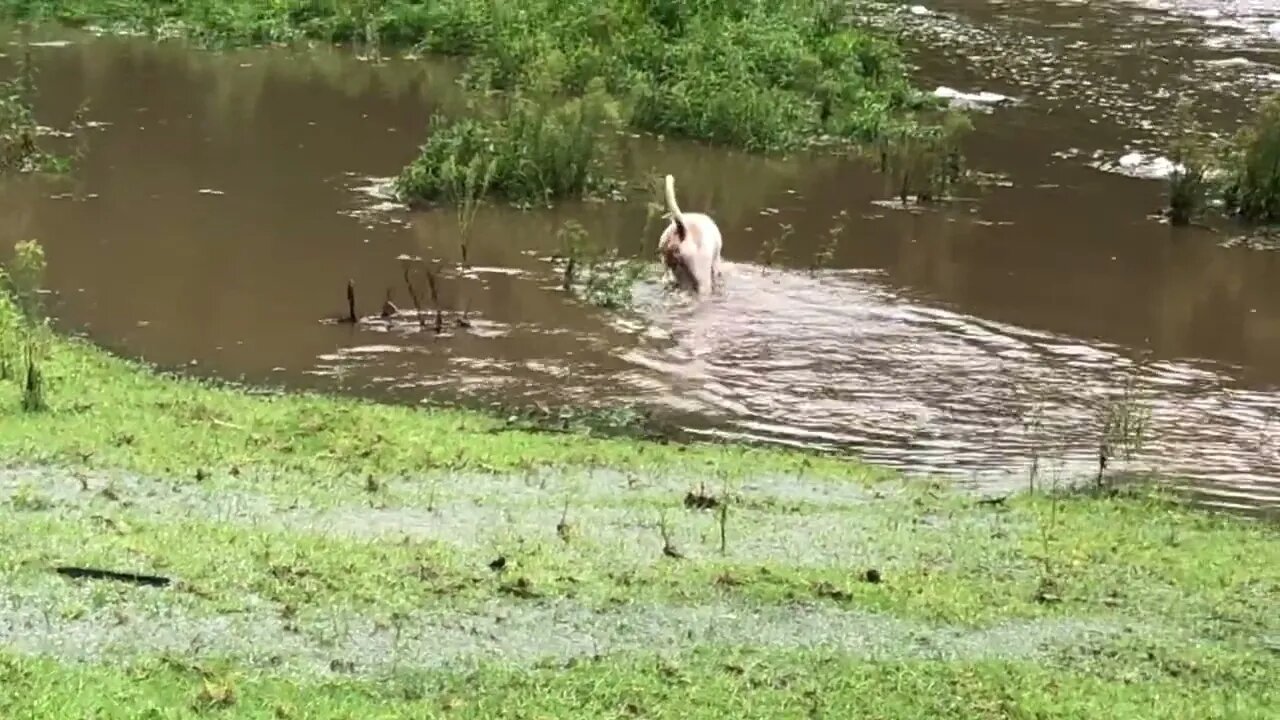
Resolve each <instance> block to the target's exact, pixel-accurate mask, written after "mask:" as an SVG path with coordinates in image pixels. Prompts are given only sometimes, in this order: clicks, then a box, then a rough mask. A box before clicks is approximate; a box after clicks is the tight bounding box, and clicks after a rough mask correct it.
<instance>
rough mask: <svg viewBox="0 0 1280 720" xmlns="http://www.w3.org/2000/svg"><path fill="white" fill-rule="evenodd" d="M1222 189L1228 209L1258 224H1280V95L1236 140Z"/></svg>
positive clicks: (1270, 99)
mask: <svg viewBox="0 0 1280 720" xmlns="http://www.w3.org/2000/svg"><path fill="white" fill-rule="evenodd" d="M1226 171H1227V180H1226V182H1225V183H1224V186H1223V188H1222V200H1223V206H1224V209H1225V210H1226V211H1227V212H1229V213H1232V214H1234V215H1235V216H1236V217H1238V218H1240V219H1242V220H1244V221H1246V222H1249V223H1254V224H1260V225H1261V224H1275V223H1277V222H1280V93H1278V94H1275V95H1272V96H1270V97H1268V98H1267V99H1266V100H1264V101H1263V103H1262V107H1261V108H1260V109H1259V110H1258V113H1257V115H1255V117H1254V119H1253V122H1251V123H1250V124H1249V125H1247V126H1246V127H1244V128H1243V129H1241V130H1240V131H1239V132H1238V133H1237V134H1236V136H1235V137H1234V138H1233V139H1232V141H1231V145H1230V151H1229V153H1228V156H1227V160H1226Z"/></svg>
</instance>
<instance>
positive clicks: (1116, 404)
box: [1097, 362, 1151, 486]
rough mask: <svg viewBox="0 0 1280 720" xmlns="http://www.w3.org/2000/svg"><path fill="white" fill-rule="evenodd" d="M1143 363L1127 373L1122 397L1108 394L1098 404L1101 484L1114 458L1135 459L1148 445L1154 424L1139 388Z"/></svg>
mask: <svg viewBox="0 0 1280 720" xmlns="http://www.w3.org/2000/svg"><path fill="white" fill-rule="evenodd" d="M1143 364H1144V363H1142V362H1139V363H1138V364H1137V365H1136V366H1135V367H1134V369H1133V370H1132V371H1131V372H1129V373H1128V374H1127V375H1126V376H1125V381H1124V384H1123V385H1122V386H1121V389H1120V394H1119V396H1117V397H1108V398H1106V399H1105V400H1104V401H1102V402H1101V403H1100V404H1099V405H1098V407H1097V417H1098V428H1099V440H1098V477H1097V484H1098V485H1099V486H1101V485H1102V482H1103V473H1104V472H1105V471H1106V468H1107V464H1108V463H1109V462H1110V460H1111V459H1112V458H1113V457H1115V456H1116V455H1117V454H1118V455H1119V456H1120V457H1122V458H1123V459H1125V460H1126V461H1127V460H1132V459H1133V457H1134V456H1135V455H1137V454H1138V453H1139V452H1141V451H1142V448H1143V446H1144V445H1145V444H1146V441H1147V435H1148V433H1149V431H1150V426H1151V408H1150V406H1149V404H1148V403H1146V402H1144V401H1143V399H1142V397H1141V395H1140V394H1139V392H1138V389H1137V378H1138V374H1139V372H1140V369H1141V368H1142V367H1143Z"/></svg>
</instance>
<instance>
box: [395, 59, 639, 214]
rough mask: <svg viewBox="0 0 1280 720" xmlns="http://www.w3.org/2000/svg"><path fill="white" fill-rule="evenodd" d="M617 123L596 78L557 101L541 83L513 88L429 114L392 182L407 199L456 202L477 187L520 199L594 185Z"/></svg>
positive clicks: (605, 175) (571, 193) (575, 193)
mask: <svg viewBox="0 0 1280 720" xmlns="http://www.w3.org/2000/svg"><path fill="white" fill-rule="evenodd" d="M618 123H619V116H618V111H617V105H616V103H615V102H614V100H613V99H612V98H611V97H610V96H609V95H608V93H606V92H605V91H604V84H603V82H602V81H596V82H594V83H593V84H592V86H591V87H590V88H589V89H588V91H587V92H586V94H585V95H583V96H582V97H580V98H572V99H568V100H563V101H557V100H556V94H555V92H554V90H553V89H549V88H547V87H546V86H542V87H537V88H518V89H516V90H515V91H513V92H511V93H508V94H506V95H504V96H501V97H499V98H497V100H496V102H495V103H493V107H489V108H486V109H485V110H483V111H482V112H481V114H480V115H478V116H476V117H467V118H461V119H453V120H450V119H446V118H444V117H443V116H440V115H437V116H435V117H433V118H432V120H431V126H430V130H429V135H428V137H427V141H426V143H425V144H423V145H422V147H421V148H420V150H419V154H418V157H417V158H415V159H414V160H413V162H411V163H410V164H409V165H408V167H406V168H405V169H404V170H403V171H402V172H401V173H400V175H399V177H397V178H396V182H395V189H396V192H397V193H398V194H399V196H400V197H401V198H403V199H404V200H406V201H408V202H411V203H432V202H441V201H446V202H453V203H460V202H461V201H462V200H463V199H465V198H466V197H475V196H476V192H477V190H478V189H480V190H482V192H481V193H480V194H481V195H490V196H493V197H497V198H501V199H504V200H507V201H509V202H511V203H513V204H516V205H519V206H523V207H531V206H534V205H546V204H549V203H551V202H552V201H554V200H559V199H564V198H580V197H583V196H587V195H592V194H596V193H602V192H605V191H607V190H609V189H610V188H612V187H613V186H614V185H615V181H614V180H612V179H611V172H612V168H613V162H614V158H615V155H614V150H615V147H614V144H615V140H614V137H615V135H616V130H617V129H618ZM478 186H483V187H482V188H480V187H478Z"/></svg>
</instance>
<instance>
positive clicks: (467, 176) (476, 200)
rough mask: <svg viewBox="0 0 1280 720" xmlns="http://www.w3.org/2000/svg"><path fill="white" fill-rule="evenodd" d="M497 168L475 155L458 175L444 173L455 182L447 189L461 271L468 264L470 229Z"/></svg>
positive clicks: (491, 161) (451, 170)
mask: <svg viewBox="0 0 1280 720" xmlns="http://www.w3.org/2000/svg"><path fill="white" fill-rule="evenodd" d="M449 161H450V162H456V161H457V159H456V158H450V159H449ZM497 167H498V163H497V160H495V159H493V158H490V159H489V161H488V162H485V161H484V159H483V158H482V157H480V156H479V155H475V156H472V158H471V162H469V163H467V167H466V168H465V169H463V170H461V171H459V170H458V169H457V168H448V169H447V172H446V173H445V176H446V177H449V178H451V179H452V180H453V181H454V185H452V186H451V187H450V188H449V191H450V192H449V194H450V196H451V197H452V199H453V203H454V207H455V208H456V209H457V213H458V235H459V242H460V245H461V250H462V265H463V267H467V266H468V264H469V260H468V253H469V249H470V246H471V225H472V224H473V223H474V222H475V219H476V212H477V211H479V210H480V203H481V202H482V200H483V199H484V196H485V195H486V194H487V193H488V192H489V187H490V186H491V185H492V184H493V175H494V172H495V171H496V170H497Z"/></svg>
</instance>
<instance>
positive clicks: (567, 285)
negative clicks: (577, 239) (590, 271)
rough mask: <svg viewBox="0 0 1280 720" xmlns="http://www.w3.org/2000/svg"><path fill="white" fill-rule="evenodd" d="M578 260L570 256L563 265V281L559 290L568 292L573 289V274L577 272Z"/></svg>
mask: <svg viewBox="0 0 1280 720" xmlns="http://www.w3.org/2000/svg"><path fill="white" fill-rule="evenodd" d="M577 265H578V259H577V258H576V257H574V256H572V255H570V256H569V260H568V261H567V262H565V264H564V281H563V282H562V283H560V289H561V290H564V291H565V292H569V291H570V290H572V289H573V273H574V271H575V270H577V269H578V268H577Z"/></svg>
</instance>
